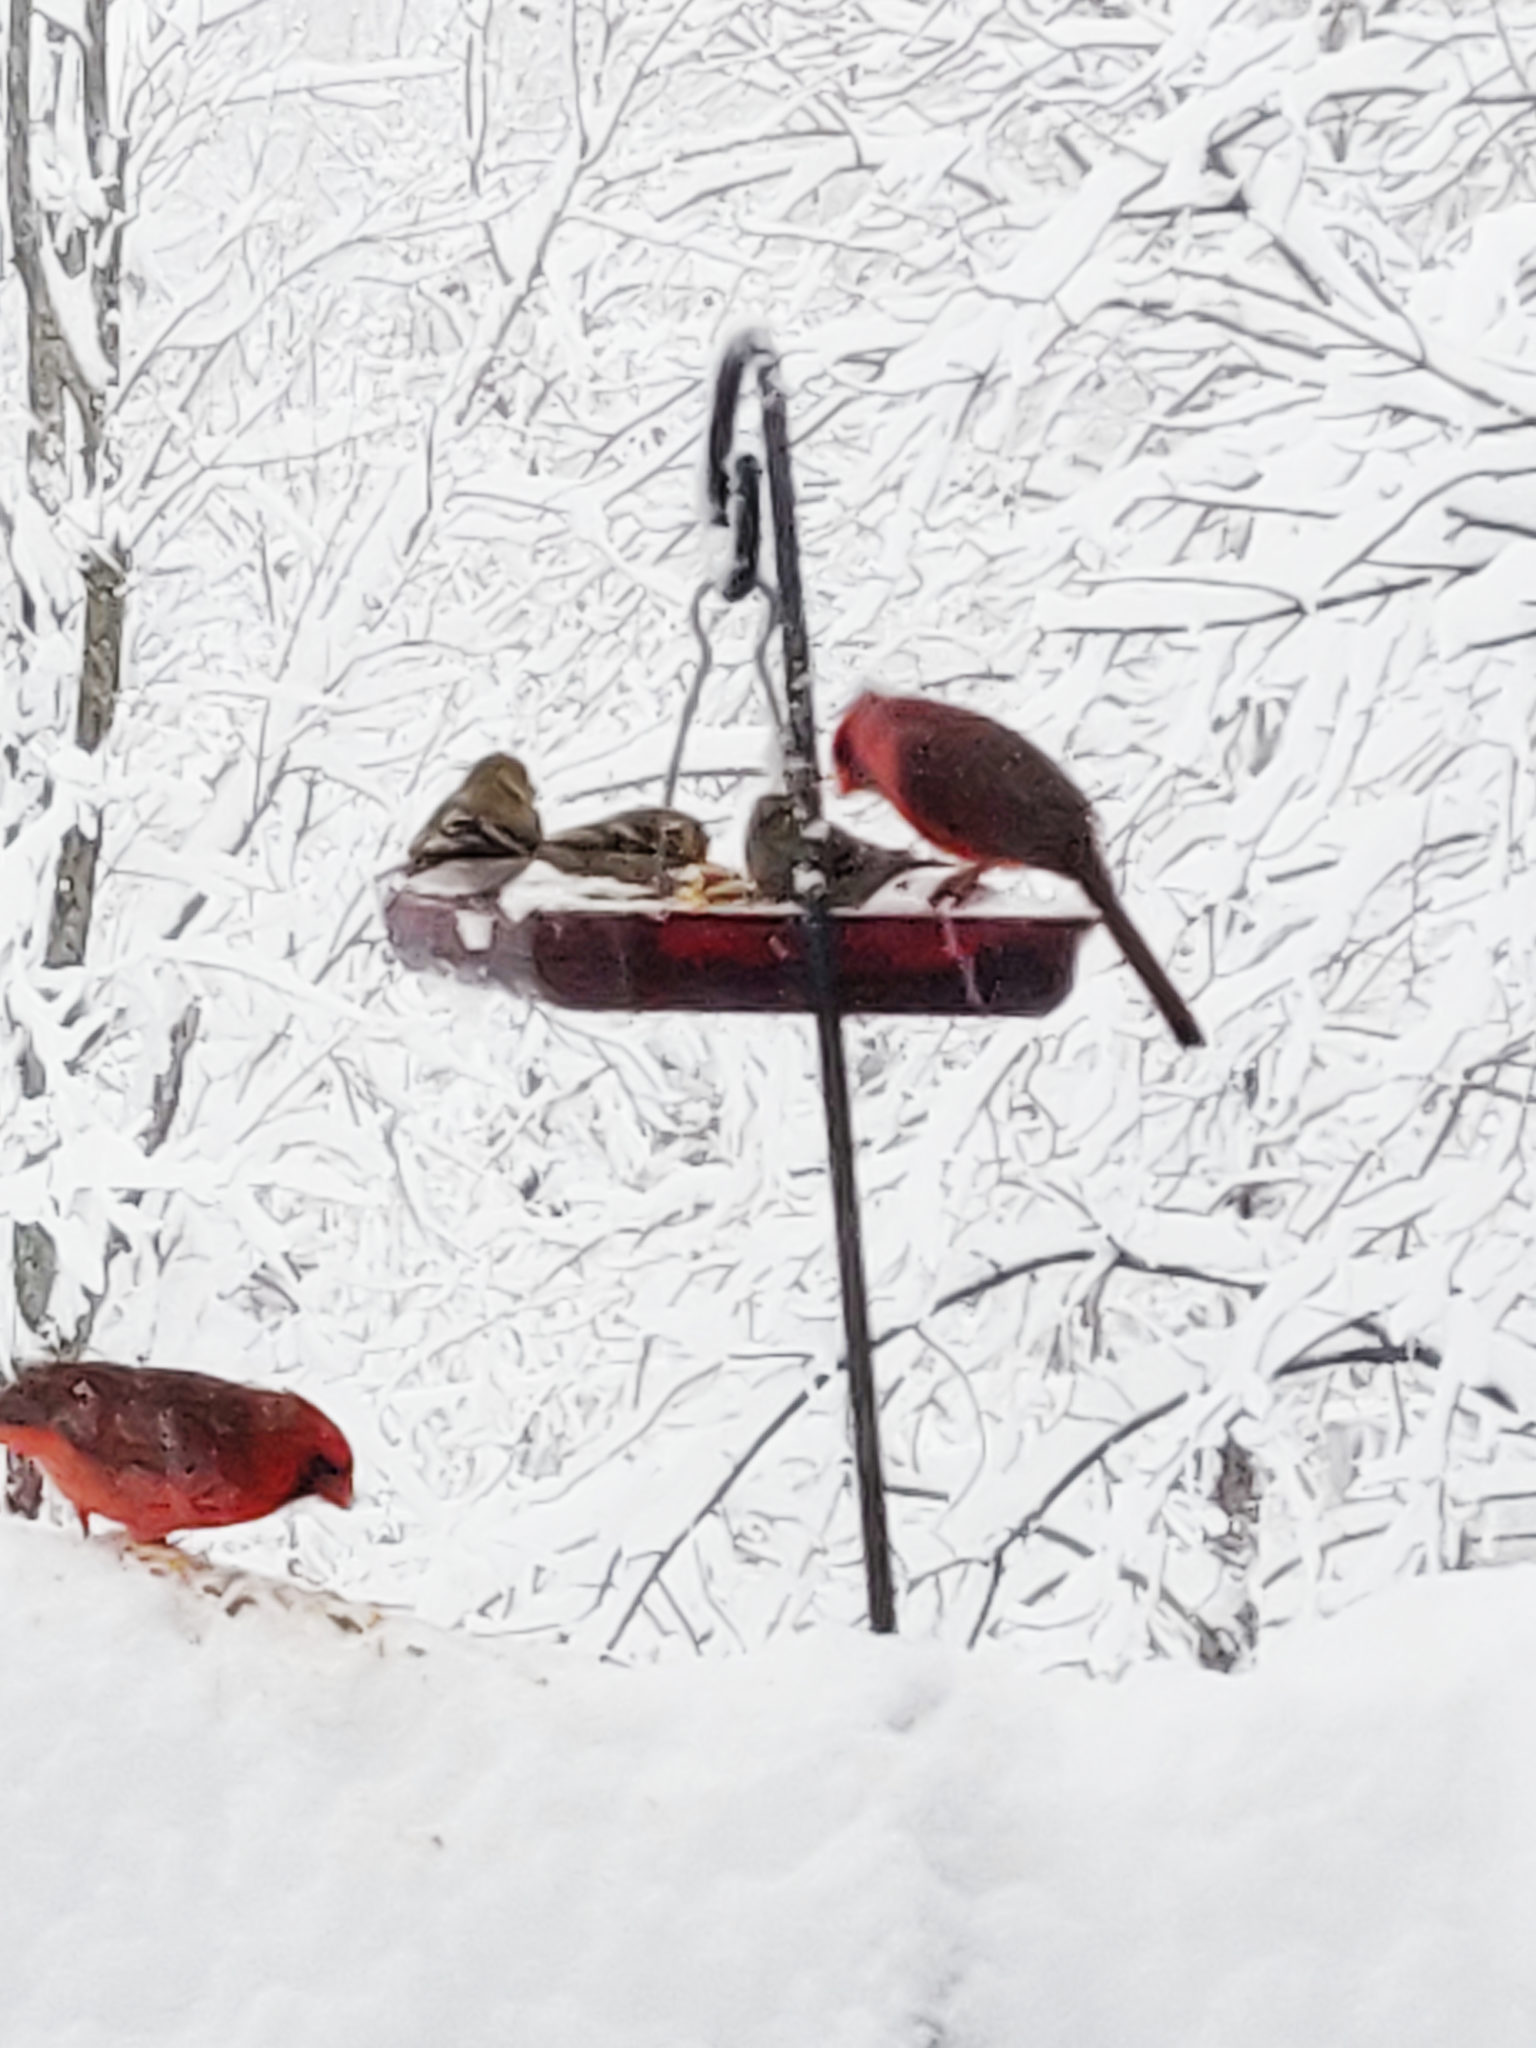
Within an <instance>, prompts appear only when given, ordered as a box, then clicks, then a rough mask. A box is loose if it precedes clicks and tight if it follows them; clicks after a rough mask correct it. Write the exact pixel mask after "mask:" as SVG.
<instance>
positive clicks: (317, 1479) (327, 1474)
mask: <svg viewBox="0 0 1536 2048" xmlns="http://www.w3.org/2000/svg"><path fill="white" fill-rule="evenodd" d="M340 1477H341V1467H340V1466H339V1465H338V1464H337V1463H336V1460H335V1459H334V1458H328V1457H327V1456H326V1455H325V1453H324V1451H316V1453H315V1455H314V1456H313V1457H312V1458H311V1459H310V1460H309V1463H308V1464H307V1465H306V1466H305V1467H304V1469H303V1471H302V1472H300V1474H299V1492H300V1493H301V1494H302V1493H313V1492H314V1491H315V1489H316V1488H317V1487H318V1486H319V1485H320V1483H321V1481H322V1480H325V1479H339V1478H340Z"/></svg>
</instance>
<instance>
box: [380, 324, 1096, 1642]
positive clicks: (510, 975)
mask: <svg viewBox="0 0 1536 2048" xmlns="http://www.w3.org/2000/svg"><path fill="white" fill-rule="evenodd" d="M749 365H755V367H756V371H757V380H758V390H759V397H760V400H761V405H762V424H763V444H764V456H765V461H766V468H767V473H768V487H769V508H770V512H771V518H772V526H773V536H774V556H775V565H776V571H777V576H778V588H777V619H778V624H779V628H780V633H781V637H782V645H783V691H784V708H785V712H786V722H785V732H784V755H785V786H786V790H787V793H788V796H789V799H790V801H791V803H792V805H793V807H794V815H795V817H796V819H797V821H798V824H799V826H800V827H801V828H802V829H804V828H813V827H814V826H815V823H816V821H817V820H818V819H819V818H820V815H821V801H820V788H819V780H820V779H819V774H818V770H817V765H816V728H815V719H814V715H813V709H812V703H811V682H810V652H809V643H808V638H807V633H806V623H805V608H804V601H803V597H802V592H801V583H800V560H799V546H798V541H797V538H796V528H795V502H794V490H793V485H792V480H791V475H790V465H789V428H788V419H787V414H786V410H785V404H784V396H783V392H782V390H781V389H780V386H779V381H778V361H777V357H776V355H775V353H774V351H773V349H772V347H771V345H770V344H769V343H768V342H767V341H766V340H765V339H764V338H763V337H761V336H760V335H758V334H755V333H748V334H745V335H743V336H741V337H739V338H738V339H737V340H736V341H735V342H734V343H732V345H731V346H730V347H729V348H728V349H727V351H726V353H725V355H724V357H723V359H722V362H721V365H720V370H719V373H718V376H717V378H716V384H715V394H714V404H713V409H712V413H711V419H710V434H709V470H708V480H709V492H710V499H711V504H712V507H713V512H714V518H715V523H716V524H717V525H720V526H723V527H728V528H730V530H731V532H732V535H733V539H734V553H735V560H734V566H733V568H732V570H731V573H730V575H729V576H728V577H727V578H726V580H725V581H724V582H723V583H722V585H721V595H722V596H723V597H725V598H726V599H727V600H730V601H735V600H737V599H740V598H742V597H745V596H747V595H749V594H750V593H751V592H753V591H755V590H760V589H762V588H763V586H762V584H761V583H760V581H759V576H758V554H759V548H760V540H761V531H762V507H761V498H760V486H761V480H762V465H760V464H759V462H758V460H757V458H756V457H755V456H754V455H752V454H750V453H747V452H743V453H742V454H740V455H738V456H737V457H736V459H735V463H734V467H733V465H732V462H731V453H732V444H733V441H734V438H735V422H736V409H737V400H738V397H739V395H740V390H741V382H742V377H743V375H744V373H745V371H746V369H747V368H748V366H749ZM701 679H702V675H701ZM696 695H697V684H696V685H695V689H694V692H693V693H692V695H691V696H690V700H689V703H688V705H687V707H686V709H685V712H684V718H683V724H682V728H681V730H680V732H679V737H678V746H677V751H676V752H675V754H674V758H673V768H672V774H671V775H669V777H668V790H667V801H668V802H670V800H671V782H672V780H673V779H674V778H675V774H676V768H677V762H678V759H679V757H680V754H681V750H682V743H683V737H684V734H685V733H686V727H687V722H688V719H689V718H690V717H691V714H692V710H693V706H694V699H695V698H696ZM814 836H815V835H814V831H812V833H811V839H812V840H813V841H814ZM458 865H459V866H460V867H461V868H463V867H470V866H471V864H469V863H459V864H458ZM797 876H801V877H802V879H801V880H797V884H796V886H797V889H798V890H799V891H800V893H799V896H798V900H797V902H796V903H794V904H764V903H758V902H750V903H742V902H731V903H703V904H699V905H692V904H685V903H679V902H677V901H675V900H673V899H668V898H662V897H657V898H654V899H651V898H647V897H646V896H645V895H644V894H642V893H640V892H637V891H628V892H626V893H625V894H624V895H623V896H622V898H620V899H618V900H615V899H614V897H613V892H612V890H611V889H610V890H608V891H606V892H605V891H604V890H603V889H602V887H601V886H600V885H599V886H598V887H597V888H596V890H595V891H594V890H593V889H590V888H588V889H583V887H582V886H581V884H580V883H579V882H577V881H573V880H572V879H571V878H569V877H564V876H562V877H560V878H559V881H558V884H556V882H555V878H554V877H553V876H551V875H550V873H549V871H548V870H547V869H546V868H545V867H544V864H543V863H541V862H539V861H537V860H535V861H533V862H532V863H530V864H526V865H525V866H523V868H522V871H521V872H520V873H518V874H514V875H512V876H511V877H510V878H509V877H508V876H507V875H506V874H505V872H503V873H502V874H500V875H496V876H491V875H490V874H487V876H486V877H485V882H484V886H480V885H478V884H477V881H476V878H475V875H474V873H473V872H471V873H469V874H468V875H467V876H463V875H461V876H459V877H457V878H455V877H449V876H445V875H444V874H443V873H442V871H441V870H437V871H433V872H432V873H429V874H427V875H425V876H420V877H414V878H409V879H405V880H402V881H401V882H399V883H398V884H397V885H396V886H395V887H394V888H393V889H392V891H391V892H390V893H389V895H388V898H387V901H386V904H385V923H386V926H387V929H388V932H389V936H390V940H391V942H392V943H393V945H394V947H395V949H396V951H397V952H398V953H399V954H400V956H401V958H402V959H403V960H404V961H405V962H406V964H407V965H409V966H411V967H428V966H438V967H443V968H447V969H449V970H450V971H451V972H453V973H455V974H457V975H460V976H462V977H465V978H467V979H470V980H473V981H477V982H482V983H487V984H491V985H495V986H498V987H501V988H505V989H509V990H512V991H515V992H516V993H518V994H520V995H524V996H528V997H532V998H533V999H534V1000H536V1001H540V1002H548V1003H554V1004H559V1005H562V1006H565V1007H569V1008H575V1009H585V1010H631V1011H642V1010H694V1011H699V1010H710V1011H730V1010H735V1011H759V1012H762V1011H798V1012H806V1011H809V1012H811V1013H812V1014H813V1015H814V1017H815V1019H816V1025H817V1037H818V1044H819V1048H820V1055H821V1077H822V1094H823V1101H824V1106H825V1111H826V1119H827V1142H828V1153H829V1157H830V1162H831V1174H832V1197H833V1213H834V1220H835V1224H836V1234H837V1249H838V1264H839V1274H840V1278H841V1282H842V1296H843V1315H844V1329H845V1334H846V1338H847V1366H848V1376H849V1394H850V1403H851V1408H852V1416H853V1438H854V1463H855V1467H856V1469H857V1473H858V1482H859V1506H860V1522H861V1527H862V1532H863V1539H864V1563H865V1578H866V1586H867V1591H868V1600H869V1616H870V1625H871V1627H872V1628H873V1629H874V1630H876V1632H878V1633H889V1632H891V1631H892V1630H893V1629H894V1628H895V1625H896V1617H895V1595H894V1589H893V1583H892V1576H891V1562H890V1545H889V1538H888V1535H887V1531H886V1519H885V1488H884V1480H883V1477H882V1474H881V1460H880V1441H879V1417H878V1406H877V1402H876V1396H875V1385H874V1370H873V1365H872V1362H871V1346H870V1336H869V1311H868V1303H867V1296H866V1290H865V1284H864V1267H863V1251H862V1246H861V1237H860V1226H859V1208H858V1196H857V1190H856V1186H855V1178H854V1158H853V1134H852V1118H851V1114H850V1109H849V1098H848V1078H847V1069H846V1063H845V1060H844V1055H843V1041H842V1025H841V1019H842V1014H843V1012H845V1011H853V1012H857V1013H860V1014H867V1015H883V1016H973V1017H1039V1016H1043V1015H1045V1014H1046V1012H1048V1011H1050V1010H1053V1009H1055V1008H1056V1006H1057V1005H1058V1004H1059V1003H1060V1002H1061V1001H1062V1000H1063V998H1064V997H1065V996H1066V995H1067V994H1068V992H1069V991H1070V989H1071V986H1072V976H1073V968H1074V965H1075V961H1076V954H1077V947H1078V943H1079V941H1080V939H1081V937H1082V935H1083V933H1084V932H1085V931H1086V930H1088V929H1089V927H1090V925H1091V924H1092V922H1093V919H1092V918H1090V917H1087V916H1084V915H1082V914H1081V913H1080V912H1076V911H1074V912H1071V913H1069V914H1066V915H1050V914H1043V915H1042V914H1029V915H1007V914H1003V913H1001V912H999V910H998V909H997V908H996V907H995V905H994V906H993V907H991V908H981V909H973V908H971V907H969V906H965V907H962V908H957V909H955V910H952V911H945V912H940V911H938V910H936V909H934V908H933V907H932V906H931V904H930V903H929V902H928V900H927V897H926V895H925V894H924V893H923V892H922V891H921V890H918V889H909V890H907V891H905V892H903V890H902V887H901V885H900V884H893V885H892V889H893V890H894V891H895V892H896V895H897V898H898V900H899V899H900V898H901V896H902V895H903V893H905V901H904V902H900V907H892V908H885V907H877V908H869V909H862V910H835V911H834V910H831V909H829V908H828V907H827V905H826V903H825V902H824V901H823V900H822V895H823V892H824V888H825V882H824V880H819V879H818V877H817V875H816V873H815V872H814V869H811V870H810V871H805V870H797ZM931 884H932V877H931V875H930V877H929V886H930V887H931ZM891 893H892V892H891V891H882V896H881V901H882V904H883V903H884V901H885V899H886V898H888V897H889V896H890V895H891ZM982 900H983V903H984V904H987V903H990V902H991V901H992V899H991V898H990V897H986V898H983V899H982Z"/></svg>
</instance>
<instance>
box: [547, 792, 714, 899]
mask: <svg viewBox="0 0 1536 2048" xmlns="http://www.w3.org/2000/svg"><path fill="white" fill-rule="evenodd" d="M708 852H709V834H708V833H707V832H706V831H705V830H704V827H703V826H702V825H701V824H700V823H699V821H698V819H697V818H690V817H689V816H688V814H687V812H686V811H671V810H667V809H666V808H664V807H663V806H662V805H659V804H658V805H652V806H642V807H641V808H639V809H637V810H633V811H618V812H616V813H615V815H614V816H613V817H611V818H598V819H596V820H594V822H593V823H592V824H590V825H572V826H571V827H570V828H569V829H568V830H567V831H564V832H552V833H551V834H550V836H549V837H548V838H547V839H546V840H545V841H544V842H543V844H542V845H541V846H540V847H539V855H538V857H539V859H540V860H543V861H548V863H549V865H550V866H551V867H553V868H558V869H559V870H560V872H561V873H562V874H565V875H602V876H604V877H606V879H608V880H609V881H613V882H635V883H638V884H639V885H640V886H641V887H642V888H653V889H655V890H656V891H657V892H658V894H660V893H664V890H665V884H666V880H667V877H668V876H669V875H671V874H674V873H675V872H676V871H677V870H678V869H679V868H687V867H694V866H696V865H697V864H698V863H699V862H700V861H702V860H703V859H704V858H705V856H706V855H707V854H708Z"/></svg>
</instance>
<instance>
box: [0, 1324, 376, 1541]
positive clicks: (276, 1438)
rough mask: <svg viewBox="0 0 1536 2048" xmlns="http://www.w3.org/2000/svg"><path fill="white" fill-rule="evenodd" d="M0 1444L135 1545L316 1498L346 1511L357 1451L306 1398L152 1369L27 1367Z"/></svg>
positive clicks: (1, 1395)
mask: <svg viewBox="0 0 1536 2048" xmlns="http://www.w3.org/2000/svg"><path fill="white" fill-rule="evenodd" d="M0 1443H5V1444H8V1445H9V1446H10V1448H11V1449H12V1450H13V1451H16V1452H18V1453H19V1454H20V1455H21V1456H22V1457H24V1458H31V1459H32V1460H34V1462H35V1463H37V1464H39V1465H41V1466H42V1468H43V1470H44V1472H46V1473H47V1475H48V1477H49V1478H50V1479H51V1480H52V1481H53V1483H54V1485H55V1486H57V1487H58V1489H59V1491H60V1492H61V1493H62V1494H64V1495H65V1496H66V1498H67V1499H68V1500H69V1501H70V1502H71V1504H72V1505H73V1507H74V1509H75V1512H76V1513H77V1514H78V1515H79V1517H80V1524H81V1527H82V1528H83V1529H84V1530H85V1531H86V1533H87V1535H89V1533H90V1527H91V1516H92V1515H105V1516H107V1518H108V1519H109V1520H111V1521H114V1522H121V1523H122V1524H123V1526H124V1528H125V1529H126V1530H127V1531H128V1534H129V1535H130V1536H131V1537H133V1539H134V1540H135V1542H140V1543H158V1542H159V1541H160V1540H161V1539H162V1538H163V1537H165V1536H168V1535H169V1534H170V1532H171V1531H172V1530H173V1529H212V1528H222V1527H224V1526H226V1525H227V1524H229V1523H231V1522H254V1521H256V1520H258V1519H259V1518H260V1517H261V1516H262V1515H270V1514H271V1513H272V1511H273V1509H274V1508H280V1507H282V1506H283V1505H284V1504H285V1503H286V1502H288V1501H290V1500H298V1499H300V1498H301V1497H302V1496H304V1495H305V1494H315V1495H317V1496H318V1497H319V1498H320V1499H321V1500H328V1501H331V1502H333V1503H334V1504H335V1506H337V1507H339V1508H345V1507H350V1506H351V1503H352V1451H351V1447H350V1446H349V1444H348V1443H347V1440H346V1438H345V1437H344V1436H343V1435H342V1433H341V1431H340V1430H339V1429H338V1428H337V1427H336V1425H335V1423H334V1422H332V1421H331V1420H330V1418H329V1417H328V1416H326V1415H322V1414H321V1412H320V1410H319V1409H318V1408H316V1407H314V1406H313V1405H312V1403H310V1402H308V1401H306V1400H304V1399H303V1398H302V1396H301V1395H298V1394H288V1393H273V1392H270V1391H268V1390H266V1389H264V1388H261V1387H245V1386H239V1385H237V1384H236V1383H235V1382H234V1381H232V1380H220V1379H214V1378H212V1377H210V1375H209V1374H207V1373H201V1372H171V1371H168V1370H166V1369H164V1368H162V1367H155V1366H143V1367H139V1366H128V1365H98V1364H92V1365H68V1364H63V1365H29V1366H24V1367H23V1368H22V1369H21V1371H20V1372H19V1373H18V1375H17V1377H16V1379H15V1380H14V1381H13V1382H12V1384H11V1385H10V1386H8V1387H5V1388H4V1389H3V1390H0Z"/></svg>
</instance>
